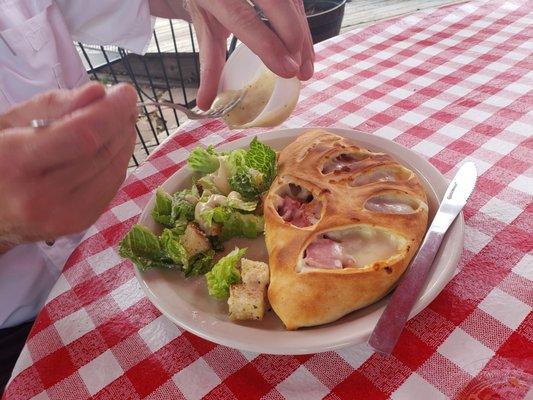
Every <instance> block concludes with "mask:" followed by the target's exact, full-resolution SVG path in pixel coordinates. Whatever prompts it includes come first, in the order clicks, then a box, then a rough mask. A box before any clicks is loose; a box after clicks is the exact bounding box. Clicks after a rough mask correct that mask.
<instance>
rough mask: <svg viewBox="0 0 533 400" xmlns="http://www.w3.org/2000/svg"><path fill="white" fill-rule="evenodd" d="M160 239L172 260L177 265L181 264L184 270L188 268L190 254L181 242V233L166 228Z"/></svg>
mask: <svg viewBox="0 0 533 400" xmlns="http://www.w3.org/2000/svg"><path fill="white" fill-rule="evenodd" d="M159 240H160V242H161V247H162V248H163V250H164V251H165V253H166V254H167V255H168V256H169V257H170V258H171V259H172V261H174V263H175V264H176V265H181V266H182V268H183V270H187V268H188V266H189V255H188V254H187V250H186V249H185V247H183V245H182V244H181V242H180V235H178V234H176V233H175V232H173V231H172V230H170V229H164V230H163V233H162V234H161V238H160V239H159Z"/></svg>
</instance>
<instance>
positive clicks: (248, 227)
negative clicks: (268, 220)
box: [219, 212, 265, 241]
mask: <svg viewBox="0 0 533 400" xmlns="http://www.w3.org/2000/svg"><path fill="white" fill-rule="evenodd" d="M264 226H265V223H264V219H263V216H262V215H254V214H243V213H240V212H232V213H231V214H230V215H229V216H228V218H227V219H226V220H225V221H224V222H223V223H222V230H221V232H220V235H219V236H220V240H222V241H225V240H228V239H231V238H233V237H246V238H256V237H258V236H259V235H260V234H261V233H262V232H263V231H264V229H265V228H264Z"/></svg>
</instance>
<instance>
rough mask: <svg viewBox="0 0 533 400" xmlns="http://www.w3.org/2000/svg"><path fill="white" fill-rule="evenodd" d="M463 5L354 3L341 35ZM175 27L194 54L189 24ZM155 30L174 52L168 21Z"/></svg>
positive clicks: (447, 0) (442, 1)
mask: <svg viewBox="0 0 533 400" xmlns="http://www.w3.org/2000/svg"><path fill="white" fill-rule="evenodd" d="M461 2H465V0H353V1H350V2H348V3H347V4H346V10H345V12H344V20H343V22H342V27H341V32H346V31H349V30H350V29H354V28H359V27H363V26H367V25H371V24H373V23H376V22H378V21H382V20H386V19H390V18H395V17H398V16H400V15H405V14H409V13H412V12H416V11H419V10H423V9H427V8H433V7H441V6H444V5H447V4H453V3H461ZM172 24H173V27H174V32H175V35H176V43H177V46H178V50H179V51H180V52H192V45H191V37H190V34H189V24H188V23H187V22H185V21H181V20H173V21H172ZM154 29H155V31H156V35H157V38H158V40H159V46H160V48H161V51H162V52H174V43H173V41H172V32H171V29H170V22H169V20H166V19H161V18H158V19H157V20H156V23H155V28H154ZM228 42H229V41H228ZM194 44H195V47H196V50H197V51H198V43H197V41H196V38H195V39H194ZM228 46H229V43H228ZM148 52H149V53H152V52H153V53H155V52H157V47H156V44H155V40H154V38H152V41H151V43H150V46H149V48H148Z"/></svg>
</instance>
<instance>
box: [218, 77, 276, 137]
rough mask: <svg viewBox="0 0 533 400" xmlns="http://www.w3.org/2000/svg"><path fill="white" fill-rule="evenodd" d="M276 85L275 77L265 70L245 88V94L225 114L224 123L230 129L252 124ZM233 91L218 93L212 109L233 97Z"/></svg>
mask: <svg viewBox="0 0 533 400" xmlns="http://www.w3.org/2000/svg"><path fill="white" fill-rule="evenodd" d="M275 85H276V75H274V73H273V72H271V71H269V70H265V71H264V72H263V73H262V74H261V75H259V76H258V77H257V78H256V80H254V81H253V82H252V83H250V84H248V85H247V86H246V87H245V90H246V93H245V95H244V97H243V98H242V100H241V101H240V102H239V104H238V105H237V106H236V107H235V108H234V109H232V110H231V111H230V112H229V113H227V114H226V115H225V116H224V117H222V118H223V119H224V121H225V122H226V124H227V125H228V126H229V127H230V128H237V127H239V126H242V125H245V124H247V123H249V122H252V121H253V120H254V119H256V118H257V116H258V115H259V114H261V111H263V109H264V108H265V107H266V105H267V103H268V101H269V100H270V98H271V97H272V93H273V92H274V87H275ZM235 93H236V91H235V90H230V91H227V92H222V93H220V94H219V95H218V96H217V97H216V99H215V101H214V102H213V106H212V108H219V107H222V106H223V105H224V104H227V103H228V102H229V101H230V100H231V99H233V98H234V97H235Z"/></svg>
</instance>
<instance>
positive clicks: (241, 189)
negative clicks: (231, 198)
mask: <svg viewBox="0 0 533 400" xmlns="http://www.w3.org/2000/svg"><path fill="white" fill-rule="evenodd" d="M257 176H258V175H257V174H255V175H251V174H250V173H249V171H247V170H246V169H242V168H241V169H240V170H239V172H237V173H236V174H235V175H233V176H232V177H231V178H230V179H229V184H230V186H231V189H233V190H234V191H236V192H238V193H240V194H241V195H242V196H243V197H244V198H245V199H257V198H258V197H259V195H260V194H261V193H262V187H263V185H262V179H261V184H259V185H258V184H257V179H255V178H256V177H257ZM261 176H262V174H261Z"/></svg>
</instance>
